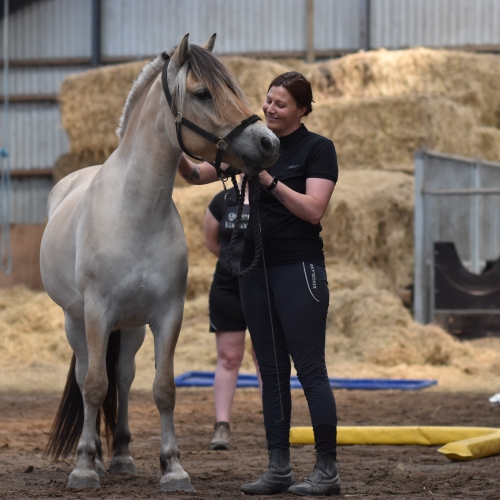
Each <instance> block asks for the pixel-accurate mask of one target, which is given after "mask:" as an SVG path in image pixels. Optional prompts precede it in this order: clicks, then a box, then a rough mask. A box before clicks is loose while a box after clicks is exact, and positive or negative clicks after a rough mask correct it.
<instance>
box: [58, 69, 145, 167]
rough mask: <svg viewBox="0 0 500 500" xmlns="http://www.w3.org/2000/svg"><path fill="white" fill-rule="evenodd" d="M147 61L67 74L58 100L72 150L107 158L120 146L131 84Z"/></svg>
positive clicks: (63, 124)
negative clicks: (119, 133)
mask: <svg viewBox="0 0 500 500" xmlns="http://www.w3.org/2000/svg"><path fill="white" fill-rule="evenodd" d="M145 64H146V62H145V61H142V62H133V63H128V64H118V65H116V66H107V67H104V68H99V69H92V70H89V71H86V72H85V73H82V74H78V75H70V76H68V77H67V78H66V79H65V80H64V81H63V83H62V85H61V91H60V93H59V100H60V105H61V117H62V126H63V127H64V129H65V130H66V131H67V132H68V136H69V140H70V143H71V152H72V153H81V154H85V153H86V152H93V153H94V154H95V155H104V156H105V157H108V156H109V155H110V154H111V153H112V152H113V151H114V150H115V149H116V146H117V145H118V137H117V135H116V133H115V130H116V128H117V127H118V122H119V120H120V116H121V113H122V109H123V106H124V104H125V101H126V99H127V96H128V94H129V92H130V89H131V87H132V84H133V82H134V80H135V79H136V77H137V76H138V74H139V73H140V71H141V69H142V68H143V66H144V65H145Z"/></svg>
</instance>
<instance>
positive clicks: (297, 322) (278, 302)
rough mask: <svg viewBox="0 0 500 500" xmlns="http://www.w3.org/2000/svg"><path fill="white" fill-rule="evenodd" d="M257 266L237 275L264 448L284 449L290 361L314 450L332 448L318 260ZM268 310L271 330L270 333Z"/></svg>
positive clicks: (324, 302) (323, 290) (322, 275)
mask: <svg viewBox="0 0 500 500" xmlns="http://www.w3.org/2000/svg"><path fill="white" fill-rule="evenodd" d="M267 280H268V285H269V298H270V306H271V311H269V302H268V295H267V290H266V279H265V273H264V269H263V268H259V267H258V268H256V269H254V270H253V271H252V272H251V273H250V274H249V275H247V276H244V277H242V278H240V294H241V299H242V304H243V312H244V314H245V319H246V321H247V324H248V329H249V331H250V336H251V338H252V343H253V346H254V349H255V353H256V355H257V360H258V362H259V368H260V374H261V377H262V385H263V391H262V399H263V407H264V424H265V427H266V437H267V441H268V446H269V447H270V448H288V447H289V433H290V417H291V410H292V401H291V393H290V372H291V362H290V357H291V358H292V360H293V363H294V365H295V369H296V370H297V376H298V378H299V381H300V383H301V384H302V387H303V389H304V393H305V396H306V399H307V403H308V405H309V412H310V414H311V421H312V425H313V429H314V436H315V440H316V450H317V451H329V452H335V451H336V434H337V410H336V406H335V399H334V396H333V392H332V389H331V387H330V381H329V380H328V374H327V371H326V365H325V337H326V317H327V314H328V303H329V298H330V293H329V291H328V282H327V278H326V270H325V265H324V263H323V262H301V263H299V264H290V265H284V266H273V267H269V268H267ZM270 314H271V316H272V325H273V330H274V339H273V335H272V332H271V321H270Z"/></svg>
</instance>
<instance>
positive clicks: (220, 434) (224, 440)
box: [210, 422, 230, 450]
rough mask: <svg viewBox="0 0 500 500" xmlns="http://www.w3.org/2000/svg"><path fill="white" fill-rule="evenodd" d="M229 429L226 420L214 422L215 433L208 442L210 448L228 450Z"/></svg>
mask: <svg viewBox="0 0 500 500" xmlns="http://www.w3.org/2000/svg"><path fill="white" fill-rule="evenodd" d="M229 430H230V427H229V423H228V422H215V425H214V431H215V434H214V437H213V439H212V441H211V442H210V449H211V450H229Z"/></svg>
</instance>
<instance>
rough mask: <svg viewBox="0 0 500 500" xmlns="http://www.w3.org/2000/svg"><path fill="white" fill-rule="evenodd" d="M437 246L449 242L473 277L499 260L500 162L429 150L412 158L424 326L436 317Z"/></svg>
mask: <svg viewBox="0 0 500 500" xmlns="http://www.w3.org/2000/svg"><path fill="white" fill-rule="evenodd" d="M436 242H453V243H454V244H455V247H456V249H457V252H458V255H459V257H460V260H461V261H462V264H463V265H464V267H465V268H466V269H467V270H468V271H469V272H471V273H474V274H479V273H480V272H481V271H482V269H483V268H484V267H485V265H486V262H487V261H494V260H496V259H498V257H499V255H500V164H497V163H492V162H487V161H482V160H478V159H474V158H463V157H459V156H452V155H444V154H440V153H435V152H430V151H418V152H417V153H416V155H415V267H414V272H415V276H414V314H415V320H416V321H418V322H419V323H422V324H425V323H429V322H433V321H434V318H435V289H434V287H435V280H434V244H435V243H436ZM498 309H499V310H500V305H499V307H498ZM468 312H471V311H468ZM491 312H493V311H491ZM457 313H458V314H459V313H460V311H458V310H457Z"/></svg>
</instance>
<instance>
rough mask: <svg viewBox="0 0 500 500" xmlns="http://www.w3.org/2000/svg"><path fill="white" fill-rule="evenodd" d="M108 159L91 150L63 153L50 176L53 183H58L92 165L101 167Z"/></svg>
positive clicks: (102, 154) (101, 153)
mask: <svg viewBox="0 0 500 500" xmlns="http://www.w3.org/2000/svg"><path fill="white" fill-rule="evenodd" d="M107 159H108V157H107V156H106V155H105V154H104V153H103V152H100V153H99V152H95V151H92V150H86V151H81V152H79V153H65V154H63V155H62V156H60V157H59V158H58V159H57V160H56V163H55V165H54V170H53V172H52V176H53V177H54V181H55V182H59V181H60V180H61V179H62V178H63V177H66V176H67V175H69V174H71V173H72V172H75V171H76V170H80V169H81V168H85V167H90V166H92V165H102V164H103V163H104V162H105V161H106V160H107Z"/></svg>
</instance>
